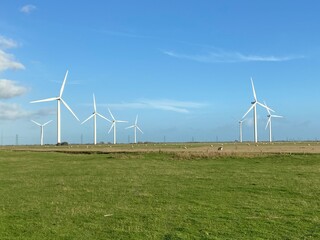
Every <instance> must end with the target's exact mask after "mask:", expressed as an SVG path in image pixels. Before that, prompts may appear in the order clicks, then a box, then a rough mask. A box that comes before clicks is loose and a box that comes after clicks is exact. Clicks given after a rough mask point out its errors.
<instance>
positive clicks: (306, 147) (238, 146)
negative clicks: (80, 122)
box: [0, 142, 320, 156]
mask: <svg viewBox="0 0 320 240" xmlns="http://www.w3.org/2000/svg"><path fill="white" fill-rule="evenodd" d="M219 147H223V150H222V151H218V148H219ZM1 149H2V150H17V151H18V150H21V151H46V152H49V151H54V152H83V153H90V152H100V153H108V152H169V153H172V152H175V153H176V152H180V153H192V154H201V155H208V156H209V155H210V156H213V155H217V154H219V155H243V154H251V153H253V154H256V153H258V154H261V153H262V154H264V153H277V154H278V153H280V154H281V153H289V154H290V153H320V142H274V143H269V142H261V143H256V144H255V143H252V142H250V143H236V142H235V143H233V142H232V143H230V142H226V143H147V144H117V145H112V144H101V145H92V144H88V145H76V144H75V145H69V146H59V147H57V146H55V145H46V146H38V145H34V146H2V147H0V150H1Z"/></svg>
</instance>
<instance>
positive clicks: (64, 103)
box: [60, 98, 80, 121]
mask: <svg viewBox="0 0 320 240" xmlns="http://www.w3.org/2000/svg"><path fill="white" fill-rule="evenodd" d="M60 100H61V102H62V103H63V105H64V106H65V107H66V108H67V109H68V110H69V111H70V112H71V113H72V115H73V116H74V117H75V118H76V119H77V120H78V121H80V120H79V118H78V117H77V116H76V114H75V113H74V112H73V111H72V110H71V108H70V107H69V105H68V104H67V103H66V102H65V101H64V100H63V99H62V98H60Z"/></svg>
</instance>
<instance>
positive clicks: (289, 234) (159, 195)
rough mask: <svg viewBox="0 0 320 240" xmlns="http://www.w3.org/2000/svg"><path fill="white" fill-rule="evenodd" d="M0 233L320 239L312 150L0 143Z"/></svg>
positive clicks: (318, 164)
mask: <svg viewBox="0 0 320 240" xmlns="http://www.w3.org/2000/svg"><path fill="white" fill-rule="evenodd" d="M0 239H2V240H4V239H168V240H169V239H320V155H270V156H260V157H258V156H257V157H248V158H244V157H230V156H224V157H215V158H213V157H212V158H200V157H190V158H188V157H182V156H180V157H179V156H177V155H174V154H165V153H130V154H124V153H123V154H116V153H113V154H66V153H40V152H39V153H31V152H9V151H2V152H0Z"/></svg>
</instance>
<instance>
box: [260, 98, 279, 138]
mask: <svg viewBox="0 0 320 240" xmlns="http://www.w3.org/2000/svg"><path fill="white" fill-rule="evenodd" d="M264 104H265V105H266V106H267V104H266V103H264ZM267 111H268V115H267V117H268V121H267V125H266V129H267V127H268V125H269V142H272V126H271V123H272V118H283V116H279V115H272V114H271V112H270V110H269V108H267Z"/></svg>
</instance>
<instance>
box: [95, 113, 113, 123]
mask: <svg viewBox="0 0 320 240" xmlns="http://www.w3.org/2000/svg"><path fill="white" fill-rule="evenodd" d="M96 114H97V115H98V116H99V117H101V118H103V119H105V120H107V121H108V122H112V121H111V120H110V119H108V118H106V117H105V116H103V115H101V114H100V113H98V112H96Z"/></svg>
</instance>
